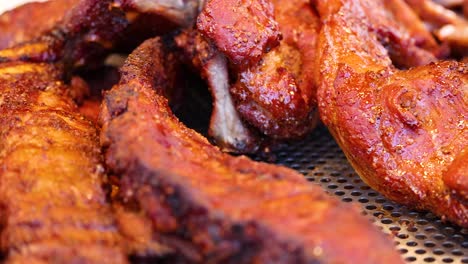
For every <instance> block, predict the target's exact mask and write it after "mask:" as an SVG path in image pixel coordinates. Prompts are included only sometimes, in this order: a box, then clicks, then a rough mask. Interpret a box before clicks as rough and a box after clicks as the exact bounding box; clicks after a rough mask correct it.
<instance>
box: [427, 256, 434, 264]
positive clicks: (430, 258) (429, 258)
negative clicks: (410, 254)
mask: <svg viewBox="0 0 468 264" xmlns="http://www.w3.org/2000/svg"><path fill="white" fill-rule="evenodd" d="M434 261H435V258H433V257H427V258H424V262H428V263H431V262H434Z"/></svg>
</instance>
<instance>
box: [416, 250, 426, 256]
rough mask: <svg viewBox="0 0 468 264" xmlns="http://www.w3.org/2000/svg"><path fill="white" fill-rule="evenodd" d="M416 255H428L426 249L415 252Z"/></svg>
mask: <svg viewBox="0 0 468 264" xmlns="http://www.w3.org/2000/svg"><path fill="white" fill-rule="evenodd" d="M414 252H415V253H416V254H419V255H422V254H426V250H424V249H417V250H415V251H414Z"/></svg>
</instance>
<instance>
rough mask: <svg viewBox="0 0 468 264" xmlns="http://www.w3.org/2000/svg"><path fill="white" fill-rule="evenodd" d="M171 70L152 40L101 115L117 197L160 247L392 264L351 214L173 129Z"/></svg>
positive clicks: (238, 257)
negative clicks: (140, 215)
mask: <svg viewBox="0 0 468 264" xmlns="http://www.w3.org/2000/svg"><path fill="white" fill-rule="evenodd" d="M171 65H174V63H173V57H172V56H171V55H167V52H166V51H165V50H164V48H163V47H162V44H161V42H160V41H159V40H158V39H152V40H148V41H146V42H145V43H144V44H142V45H141V46H140V47H139V48H138V49H137V50H136V51H135V52H134V53H133V54H131V55H130V56H129V58H128V60H127V62H126V64H125V66H124V67H123V68H122V70H121V71H122V78H121V81H120V84H119V85H117V86H115V87H114V88H113V89H112V90H111V91H110V92H108V93H107V94H106V95H105V99H104V103H103V109H102V113H101V117H102V127H103V130H102V134H101V140H102V141H101V142H102V145H103V147H104V149H105V153H106V164H107V166H108V168H109V169H111V170H112V172H113V173H114V174H115V175H118V176H120V177H121V178H120V195H121V196H122V198H123V200H124V201H127V202H128V203H129V204H134V203H136V204H137V205H138V207H139V208H140V209H141V210H142V212H144V213H145V214H146V215H147V216H148V217H150V219H151V221H152V227H153V232H155V234H156V235H158V236H160V237H161V241H163V243H165V244H167V245H170V246H171V247H172V248H175V249H176V250H177V251H178V253H179V254H181V255H182V256H184V257H185V258H186V259H188V260H189V261H193V262H201V263H220V262H227V263H270V262H275V263H322V262H323V263H401V260H400V256H399V254H398V253H396V251H394V249H393V246H392V243H391V242H390V240H387V239H386V238H385V237H384V236H383V235H382V234H380V233H379V232H378V231H377V229H376V228H374V227H373V226H372V224H371V223H369V221H368V220H367V219H365V218H364V217H362V216H360V215H359V212H358V210H357V209H356V208H355V207H353V206H351V205H350V204H345V203H341V202H339V201H338V200H337V199H335V198H333V197H330V196H329V195H327V194H326V193H325V192H324V191H323V190H321V188H320V187H318V186H315V185H311V184H308V183H307V181H306V180H305V179H304V178H303V176H302V175H300V174H298V173H296V172H294V171H293V170H290V169H287V168H283V167H279V166H275V165H269V164H264V163H259V162H254V161H251V160H250V159H248V158H246V157H244V156H240V157H232V156H229V155H227V154H225V153H223V152H221V151H220V150H219V149H218V148H217V147H215V146H212V145H211V144H210V143H209V142H208V141H207V140H206V139H205V138H204V137H202V136H201V135H200V134H198V133H196V132H195V131H193V130H191V129H189V128H187V127H185V126H184V125H183V124H182V123H180V122H179V121H178V120H177V118H176V117H175V116H174V115H173V113H172V112H171V110H170V108H169V106H168V101H167V99H166V98H164V96H162V94H164V90H166V89H171V87H167V86H166V84H167V83H171V81H169V82H168V81H167V79H171V78H172V77H171V76H172V74H171V70H170V66H171ZM166 70H167V71H166ZM285 227H287V228H285ZM343 237H346V240H343Z"/></svg>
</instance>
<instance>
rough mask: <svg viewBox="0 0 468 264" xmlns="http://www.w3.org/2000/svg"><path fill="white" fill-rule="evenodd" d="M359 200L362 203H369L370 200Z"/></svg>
mask: <svg viewBox="0 0 468 264" xmlns="http://www.w3.org/2000/svg"><path fill="white" fill-rule="evenodd" d="M358 202H360V203H368V202H369V199H367V198H359V200H358Z"/></svg>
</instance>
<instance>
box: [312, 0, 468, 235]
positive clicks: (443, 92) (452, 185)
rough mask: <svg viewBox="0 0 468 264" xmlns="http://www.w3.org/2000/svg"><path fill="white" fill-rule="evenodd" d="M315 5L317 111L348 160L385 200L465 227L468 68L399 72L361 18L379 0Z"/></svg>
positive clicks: (437, 66) (433, 66)
mask: <svg viewBox="0 0 468 264" xmlns="http://www.w3.org/2000/svg"><path fill="white" fill-rule="evenodd" d="M315 2H316V5H317V9H318V11H319V14H320V18H321V21H322V22H323V27H322V29H321V33H320V37H319V45H318V48H319V54H318V60H317V68H316V70H317V72H316V75H315V76H316V78H317V83H319V89H318V93H317V99H318V101H319V109H320V114H321V118H322V120H323V122H324V123H325V124H326V125H327V126H328V127H329V129H330V131H331V133H332V134H333V136H334V137H335V139H336V140H337V142H338V144H339V145H340V146H341V148H342V149H343V151H344V152H345V154H346V156H347V158H348V160H349V161H350V162H351V164H352V165H353V167H354V168H355V169H356V171H357V172H358V173H359V175H360V176H361V177H362V178H363V179H364V181H365V182H367V183H368V184H369V185H370V186H371V187H372V188H374V189H376V190H377V191H379V192H381V193H383V194H384V195H385V196H387V197H388V198H390V199H392V200H394V201H396V202H398V203H401V204H405V205H408V206H410V207H413V208H418V209H426V210H430V211H432V212H434V213H435V214H437V215H439V216H441V217H442V218H443V219H446V220H449V221H452V222H454V223H457V224H459V225H461V226H463V227H467V226H468V210H467V204H466V199H462V198H460V195H459V194H460V193H461V194H462V196H463V194H466V190H467V189H466V187H467V186H466V184H465V183H463V181H460V182H458V179H466V170H465V171H463V168H464V167H466V165H464V163H466V154H462V152H463V150H464V149H466V146H467V145H468V129H467V127H466V122H467V116H468V112H467V111H468V110H467V109H468V105H467V104H468V103H467V91H468V65H467V64H466V63H462V62H453V61H452V62H437V63H430V64H428V65H424V66H419V67H414V68H411V69H410V70H407V71H401V70H397V69H395V68H394V67H393V66H392V62H391V60H390V58H389V55H388V51H387V50H386V49H385V48H384V46H383V45H382V43H381V42H379V40H381V37H380V36H378V34H379V31H378V30H376V29H375V27H376V24H374V23H373V22H372V21H370V19H369V16H368V15H366V14H367V13H368V12H370V10H372V11H374V10H379V9H382V7H383V4H382V1H365V0H361V1H347V0H341V1H340V0H336V1H321V0H318V1H315ZM460 171H461V172H460ZM458 172H460V173H461V174H459V173H458Z"/></svg>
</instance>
